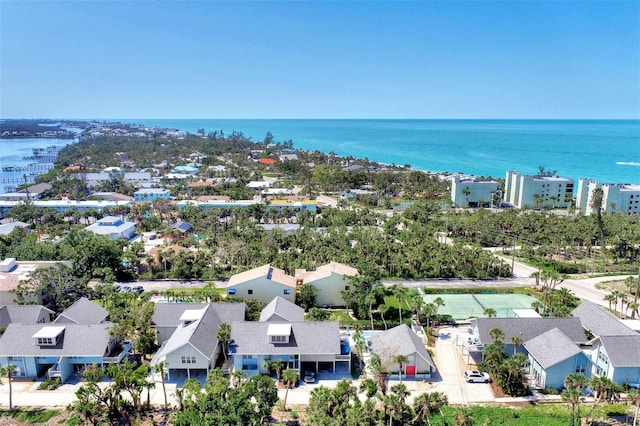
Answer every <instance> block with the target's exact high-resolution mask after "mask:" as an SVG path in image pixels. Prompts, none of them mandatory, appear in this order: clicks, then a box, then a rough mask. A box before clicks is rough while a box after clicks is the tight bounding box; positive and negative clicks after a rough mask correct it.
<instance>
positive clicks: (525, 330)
mask: <svg viewBox="0 0 640 426" xmlns="http://www.w3.org/2000/svg"><path fill="white" fill-rule="evenodd" d="M476 322H477V325H478V333H479V335H480V341H481V342H482V343H483V344H488V343H491V342H492V341H493V339H492V338H491V336H490V335H489V332H490V331H491V330H492V329H494V328H499V329H500V330H502V332H503V333H504V336H505V338H504V341H505V343H507V344H509V343H510V342H511V338H512V337H516V336H517V337H519V338H521V339H522V341H523V342H526V341H527V340H531V339H533V338H534V337H537V336H539V335H541V334H543V333H546V332H547V331H549V330H553V329H554V328H558V329H559V330H560V331H562V332H563V333H564V334H565V336H567V337H568V338H569V339H571V341H572V342H575V343H586V341H587V336H586V335H585V333H584V329H583V328H582V324H581V323H580V319H578V318H571V317H569V318H564V317H563V318H560V317H544V318H477V319H476Z"/></svg>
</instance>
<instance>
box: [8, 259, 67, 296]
mask: <svg viewBox="0 0 640 426" xmlns="http://www.w3.org/2000/svg"><path fill="white" fill-rule="evenodd" d="M59 265H65V266H68V267H71V262H57V261H37V262H28V261H20V262H18V261H16V259H14V258H7V259H4V260H2V261H1V262H0V305H12V304H15V300H14V298H15V294H14V293H13V290H15V289H16V287H18V285H20V283H21V282H23V281H26V280H28V279H29V278H30V276H31V273H33V272H35V271H36V270H37V269H41V268H50V267H54V266H56V267H57V266H59ZM27 302H29V303H35V304H41V303H42V297H41V295H39V294H38V295H35V296H34V297H33V298H32V299H30V300H27Z"/></svg>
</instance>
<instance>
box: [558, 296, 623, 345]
mask: <svg viewBox="0 0 640 426" xmlns="http://www.w3.org/2000/svg"><path fill="white" fill-rule="evenodd" d="M571 316H572V317H574V318H578V319H580V322H581V323H582V327H583V328H584V329H585V330H587V331H588V332H589V333H590V334H591V335H592V337H597V336H625V335H626V336H629V335H633V334H636V333H635V332H634V331H633V330H631V329H630V328H629V327H627V326H626V325H624V323H623V322H622V321H620V319H619V318H618V317H616V316H615V315H613V314H612V313H611V312H609V311H607V310H606V309H605V308H604V307H602V306H600V305H597V304H595V303H593V302H591V301H589V300H585V301H583V302H582V303H580V305H578V306H577V307H576V308H575V309H574V310H573V311H572V312H571Z"/></svg>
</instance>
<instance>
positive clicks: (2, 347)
mask: <svg viewBox="0 0 640 426" xmlns="http://www.w3.org/2000/svg"><path fill="white" fill-rule="evenodd" d="M60 325H61V326H64V328H65V329H64V331H63V335H62V338H61V339H60V341H59V343H58V344H57V345H56V346H38V345H36V344H35V343H34V341H33V338H32V336H33V335H34V334H36V333H37V332H38V331H40V330H41V329H42V328H43V327H48V326H51V324H9V326H8V327H7V329H6V330H5V332H4V334H3V335H2V337H0V356H100V357H101V356H105V355H107V354H106V351H107V349H108V344H109V339H110V338H111V336H110V335H109V328H110V327H111V325H112V324H111V323H108V322H103V323H100V324H60Z"/></svg>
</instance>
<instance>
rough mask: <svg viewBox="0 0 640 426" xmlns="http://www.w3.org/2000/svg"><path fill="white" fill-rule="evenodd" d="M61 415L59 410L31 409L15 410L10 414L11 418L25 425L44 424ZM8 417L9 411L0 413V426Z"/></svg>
mask: <svg viewBox="0 0 640 426" xmlns="http://www.w3.org/2000/svg"><path fill="white" fill-rule="evenodd" d="M60 413H61V411H60V410H45V409H33V410H23V409H19V408H18V409H16V410H14V412H13V413H12V414H11V418H13V419H14V420H17V421H19V422H23V423H27V424H40V423H46V422H48V421H49V420H50V419H52V418H53V417H56V416H59V415H60ZM8 417H9V411H7V410H2V411H0V424H3V423H4V422H3V420H2V419H5V418H8Z"/></svg>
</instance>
